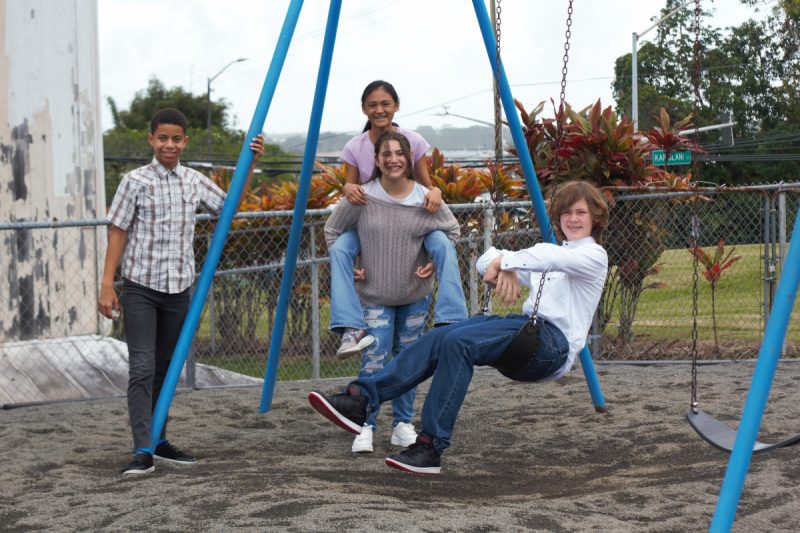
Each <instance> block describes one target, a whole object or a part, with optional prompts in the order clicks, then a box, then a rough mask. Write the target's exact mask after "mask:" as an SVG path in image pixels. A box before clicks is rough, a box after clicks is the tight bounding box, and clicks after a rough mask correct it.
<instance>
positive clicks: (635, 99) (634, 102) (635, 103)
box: [631, 0, 695, 131]
mask: <svg viewBox="0 0 800 533" xmlns="http://www.w3.org/2000/svg"><path fill="white" fill-rule="evenodd" d="M694 1H695V0H688V2H684V3H683V4H681V5H679V6H678V7H676V8H675V9H673V10H672V11H670V12H669V13H667V14H666V15H664V16H663V17H661V18H660V19H659V20H658V21H657V22H656V23H655V24H653V25H652V26H650V27H649V28H647V29H646V30H644V31H643V32H641V33H636V32H633V51H632V53H631V120H632V121H633V131H638V130H639V75H638V72H637V63H638V62H639V61H638V58H637V49H638V46H639V37H641V36H642V35H644V34H645V33H647V32H649V31H650V30H652V29H653V28H655V27H656V26H658V25H659V24H661V23H662V22H664V21H665V20H667V19H668V18H670V17H671V16H672V15H674V14H675V13H677V12H678V11H680V10H681V9H683V8H684V7H686V6H687V5H689V4H691V3H692V2H694Z"/></svg>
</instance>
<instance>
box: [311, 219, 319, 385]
mask: <svg viewBox="0 0 800 533" xmlns="http://www.w3.org/2000/svg"><path fill="white" fill-rule="evenodd" d="M315 230H316V228H315V227H314V224H313V223H312V224H309V225H308V231H309V233H310V234H311V379H319V308H320V302H319V265H318V264H317V232H316V231H315Z"/></svg>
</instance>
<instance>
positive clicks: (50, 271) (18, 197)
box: [0, 0, 105, 342]
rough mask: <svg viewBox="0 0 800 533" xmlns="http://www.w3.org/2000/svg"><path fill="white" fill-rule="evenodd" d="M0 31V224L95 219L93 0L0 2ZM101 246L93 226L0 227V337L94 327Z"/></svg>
mask: <svg viewBox="0 0 800 533" xmlns="http://www.w3.org/2000/svg"><path fill="white" fill-rule="evenodd" d="M0 34H1V37H2V38H0V49H1V50H2V51H1V52H0V88H1V89H2V92H3V94H2V97H1V98H0V224H8V223H10V222H21V221H59V222H64V221H70V220H85V219H95V218H100V217H102V216H103V215H104V211H105V193H104V188H103V153H102V131H101V127H100V89H99V74H98V57H97V56H98V42H97V5H96V3H95V0H0ZM104 246H105V228H102V227H100V228H97V227H86V228H67V229H65V228H58V229H54V228H21V229H20V228H16V229H1V230H0V276H2V278H3V279H2V281H0V342H4V341H16V340H25V339H32V338H39V339H41V338H50V337H65V336H70V335H77V334H88V333H96V332H97V331H98V329H99V327H100V324H99V316H98V314H97V311H96V301H97V280H98V279H99V275H98V268H99V266H100V265H99V264H98V263H99V262H100V261H102V256H103V251H104ZM67 280H69V283H67V282H66V281H67ZM68 287H69V288H68Z"/></svg>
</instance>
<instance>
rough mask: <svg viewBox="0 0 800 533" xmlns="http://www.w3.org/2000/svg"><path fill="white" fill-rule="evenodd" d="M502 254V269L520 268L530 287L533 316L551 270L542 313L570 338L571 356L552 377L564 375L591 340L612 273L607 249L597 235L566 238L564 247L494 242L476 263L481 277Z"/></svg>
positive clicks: (529, 304) (526, 308) (522, 280)
mask: <svg viewBox="0 0 800 533" xmlns="http://www.w3.org/2000/svg"><path fill="white" fill-rule="evenodd" d="M497 256H502V260H501V261H500V268H501V269H502V270H508V271H514V272H517V275H518V276H519V281H520V283H522V284H524V285H526V286H528V287H530V288H531V292H530V295H529V296H528V299H527V300H525V303H524V304H523V305H522V311H523V312H524V313H525V314H526V315H528V316H530V315H531V313H532V312H533V304H534V301H535V300H536V292H537V291H538V289H539V280H540V278H541V275H542V272H547V274H546V278H545V283H544V288H543V289H542V298H541V300H540V301H539V309H538V313H537V314H538V316H539V317H541V318H543V319H545V320H547V321H548V322H550V323H551V324H553V325H554V326H556V327H557V328H558V329H560V330H561V332H562V333H564V336H565V337H566V338H567V342H568V343H569V354H568V356H567V361H566V362H565V363H564V365H563V366H562V367H561V368H559V369H558V370H557V371H556V372H555V373H553V375H552V376H551V377H550V378H549V379H558V378H560V377H562V376H564V375H565V374H566V373H567V372H569V371H570V369H571V368H572V365H573V363H574V362H575V356H576V355H577V354H578V352H579V351H580V350H581V349H582V348H583V346H584V345H585V344H586V336H587V335H588V334H589V327H590V326H591V324H592V317H593V316H594V312H595V310H596V309H597V305H598V303H599V302H600V296H601V294H602V293H603V285H604V284H605V280H606V274H607V273H608V255H607V254H606V251H605V249H604V248H603V247H602V246H600V245H599V244H597V243H596V242H595V241H594V239H593V238H592V237H586V238H584V239H580V240H577V241H565V242H564V244H562V245H561V246H557V245H555V244H550V243H539V244H537V245H536V246H533V247H532V248H526V249H524V250H520V251H518V252H511V251H508V250H498V249H496V248H495V247H491V248H489V249H488V250H486V252H485V253H484V254H483V255H482V256H481V257H480V258H479V259H478V262H477V264H476V267H477V269H478V272H479V273H480V274H481V276H482V275H483V274H484V273H485V272H486V269H487V268H488V266H489V264H490V263H491V262H492V261H494V259H496V258H497Z"/></svg>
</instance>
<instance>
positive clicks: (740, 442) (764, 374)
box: [709, 213, 800, 532]
mask: <svg viewBox="0 0 800 533" xmlns="http://www.w3.org/2000/svg"><path fill="white" fill-rule="evenodd" d="M784 265H786V268H784V270H783V272H782V273H781V279H780V281H779V282H778V291H777V294H776V296H775V303H774V304H772V312H771V313H770V316H769V321H768V322H767V328H766V330H765V331H764V341H763V342H762V343H761V351H760V352H759V354H758V361H757V362H756V368H755V370H754V371H753V381H752V383H751V384H750V391H749V392H748V393H747V400H745V404H744V410H743V411H742V421H741V424H740V425H739V430H738V431H737V432H736V440H735V441H734V444H733V452H731V458H730V459H729V460H728V469H727V470H726V471H725V477H724V478H723V480H722V488H721V489H720V493H719V500H718V501H717V509H716V511H715V512H714V518H713V519H712V521H711V527H710V529H709V531H713V532H723V531H725V532H727V531H730V529H731V527H732V526H733V519H734V517H735V516H736V507H737V505H738V504H739V498H740V497H741V495H742V486H743V485H744V478H745V476H746V475H747V469H748V467H749V465H750V458H751V456H752V455H753V446H754V445H755V442H756V439H757V438H758V428H759V426H760V425H761V418H762V417H763V415H764V409H765V408H766V406H767V399H768V398H769V390H770V388H771V386H772V380H773V378H774V377H775V368H776V367H777V366H778V360H779V359H780V356H781V346H782V345H783V341H784V339H785V338H786V328H787V327H788V325H789V318H790V317H791V315H792V308H793V307H794V302H795V299H796V298H797V285H798V282H800V213H799V214H798V216H797V218H796V219H795V221H794V230H792V240H791V241H790V244H789V252H788V253H787V254H786V261H785V262H784Z"/></svg>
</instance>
